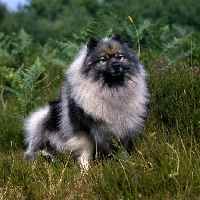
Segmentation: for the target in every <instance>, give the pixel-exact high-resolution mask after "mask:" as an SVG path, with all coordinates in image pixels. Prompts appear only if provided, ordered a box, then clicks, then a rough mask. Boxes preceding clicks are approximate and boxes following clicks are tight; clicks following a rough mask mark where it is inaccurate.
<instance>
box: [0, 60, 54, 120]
mask: <svg viewBox="0 0 200 200" xmlns="http://www.w3.org/2000/svg"><path fill="white" fill-rule="evenodd" d="M44 72H45V68H44V67H42V64H41V62H40V60H39V58H37V60H36V61H35V63H34V64H33V65H32V66H30V67H29V68H27V69H23V66H22V67H21V68H20V69H19V70H18V71H16V72H12V73H13V74H12V75H13V76H12V83H11V86H12V87H8V86H4V85H0V87H1V88H2V89H4V90H6V91H9V92H10V93H12V94H13V95H14V97H15V99H16V105H17V106H18V112H19V113H20V114H21V115H22V117H23V116H24V115H26V113H27V111H30V110H31V109H33V108H34V105H35V104H36V103H37V101H38V100H39V99H40V96H39V94H40V93H41V91H43V90H44V89H46V88H48V87H49V86H50V85H51V84H52V82H50V83H49V84H48V85H46V86H45V79H46V77H43V74H44ZM4 73H5V74H4V75H5V76H10V75H11V74H10V72H9V71H8V73H9V74H6V71H4ZM55 80H56V78H55V79H54V80H53V81H55Z"/></svg>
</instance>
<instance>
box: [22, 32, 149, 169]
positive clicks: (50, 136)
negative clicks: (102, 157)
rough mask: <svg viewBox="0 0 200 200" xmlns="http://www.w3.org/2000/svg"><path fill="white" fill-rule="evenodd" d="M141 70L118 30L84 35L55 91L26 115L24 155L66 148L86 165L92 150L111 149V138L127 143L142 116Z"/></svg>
mask: <svg viewBox="0 0 200 200" xmlns="http://www.w3.org/2000/svg"><path fill="white" fill-rule="evenodd" d="M145 75H146V73H145V71H144V69H143V66H142V65H141V64H140V63H139V60H138V58H137V56H136V54H135V52H134V51H133V50H132V49H131V48H129V47H128V45H127V44H125V43H124V41H123V40H122V38H121V36H120V35H118V34H116V35H115V36H113V37H111V38H104V39H101V40H99V39H97V38H93V37H92V38H90V40H89V41H88V43H87V45H84V46H83V47H82V48H81V50H80V51H79V53H78V54H77V56H76V57H75V59H74V61H73V62H72V63H71V65H70V66H69V68H68V70H67V71H66V78H65V81H64V84H63V86H62V88H61V92H60V96H59V97H58V98H57V99H56V100H54V101H52V102H50V103H49V105H47V106H45V107H42V108H40V109H38V110H36V111H35V112H33V113H32V114H31V115H30V116H29V117H28V118H27V119H26V121H25V126H24V127H25V132H26V135H25V141H26V143H27V144H28V148H27V150H26V152H25V155H26V156H29V157H34V155H35V153H36V152H37V150H42V152H43V153H44V154H45V155H50V156H51V157H52V159H53V152H54V151H57V152H67V153H72V154H73V155H74V157H76V158H77V160H78V162H80V164H81V165H82V166H83V167H85V168H87V167H88V161H89V159H90V157H91V156H92V155H93V154H94V153H95V152H97V153H100V154H108V153H109V151H110V150H112V149H113V145H112V141H113V139H118V140H120V143H121V144H122V145H123V147H124V148H125V149H127V146H128V143H129V142H130V141H132V139H133V138H134V137H136V136H137V135H138V133H139V132H140V130H141V127H142V122H143V119H144V117H145V116H146V105H147V103H148V101H149V100H148V90H147V87H146V83H145Z"/></svg>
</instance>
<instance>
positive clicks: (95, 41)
mask: <svg viewBox="0 0 200 200" xmlns="http://www.w3.org/2000/svg"><path fill="white" fill-rule="evenodd" d="M98 43H99V39H98V38H95V37H91V38H90V39H89V40H88V43H87V50H88V51H91V50H92V49H93V48H94V47H97V44H98Z"/></svg>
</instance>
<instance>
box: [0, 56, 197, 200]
mask: <svg viewBox="0 0 200 200" xmlns="http://www.w3.org/2000/svg"><path fill="white" fill-rule="evenodd" d="M143 62H144V64H145V63H146V64H145V66H146V68H147V71H148V77H147V81H148V85H149V88H150V93H151V105H150V110H149V118H148V119H147V121H146V122H145V125H144V129H143V132H142V134H141V136H140V137H138V138H137V139H136V141H135V145H134V148H133V150H132V152H131V155H128V154H126V153H124V152H121V153H118V154H114V156H113V158H112V159H107V160H103V161H99V160H94V161H91V167H90V169H89V171H88V173H87V174H86V173H85V174H81V172H80V168H79V165H78V164H77V163H76V162H74V159H73V158H72V157H70V156H67V155H57V156H56V157H57V162H56V163H49V162H48V159H47V158H45V157H43V156H41V155H38V156H37V159H36V161H35V162H30V161H28V160H26V159H24V156H23V152H24V149H25V146H24V144H23V134H22V122H21V121H20V120H19V119H17V118H10V117H8V116H6V115H1V118H0V124H1V126H0V199H37V200H39V199H48V200H49V199H101V200H102V199H105V200H106V199H148V200H149V199H152V200H154V199H199V198H200V143H199V134H200V88H199V87H200V73H199V72H198V70H197V69H195V68H193V69H191V68H190V66H189V65H188V66H185V65H184V64H182V63H179V64H178V65H172V64H171V65H167V64H168V63H167V60H166V58H163V57H162V58H161V57H159V58H156V59H152V60H151V62H148V63H147V62H145V60H143ZM166 66H170V67H166ZM56 92H57V90H55V93H56ZM4 100H6V101H7V108H6V111H7V112H12V111H15V112H16V111H17V105H16V103H15V101H14V99H12V98H11V96H9V94H8V93H5V94H4ZM41 102H42V100H41ZM43 102H45V99H43ZM2 111H3V106H2V104H1V113H2Z"/></svg>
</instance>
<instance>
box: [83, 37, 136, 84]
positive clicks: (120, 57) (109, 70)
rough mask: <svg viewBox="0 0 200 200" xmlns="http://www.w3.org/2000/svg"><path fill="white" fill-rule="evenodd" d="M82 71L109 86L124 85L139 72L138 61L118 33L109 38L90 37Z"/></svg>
mask: <svg viewBox="0 0 200 200" xmlns="http://www.w3.org/2000/svg"><path fill="white" fill-rule="evenodd" d="M82 73H84V74H85V75H87V76H92V77H93V78H94V81H102V83H103V85H107V86H109V87H121V86H124V83H125V82H126V80H130V79H131V77H133V76H135V75H137V74H138V73H139V61H138V58H137V56H136V54H135V52H134V51H133V50H132V49H131V48H129V47H128V45H127V44H126V43H125V42H124V41H123V39H122V38H121V36H120V35H119V34H116V35H115V36H113V37H111V38H104V39H102V40H100V39H98V38H94V37H92V38H90V39H89V41H88V43H87V55H86V58H85V62H84V65H83V68H82Z"/></svg>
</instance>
